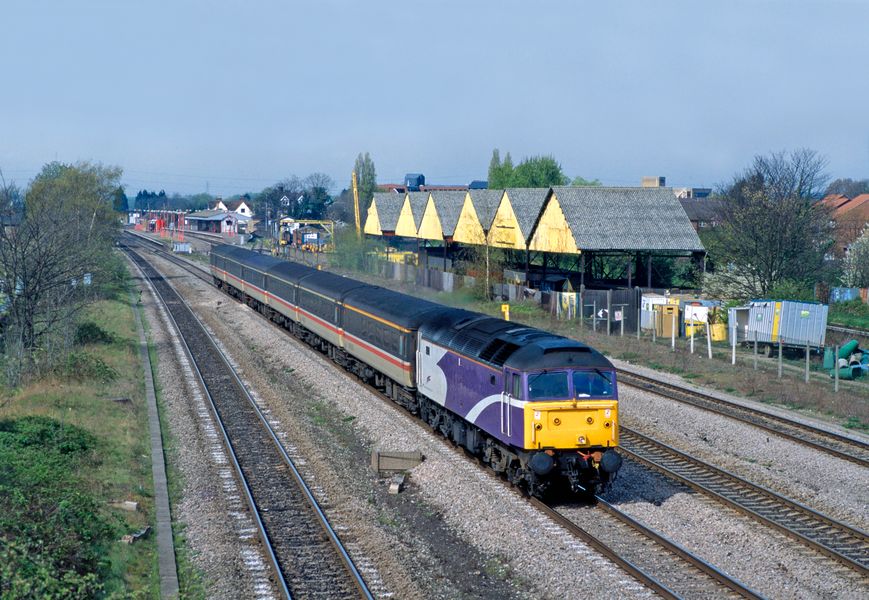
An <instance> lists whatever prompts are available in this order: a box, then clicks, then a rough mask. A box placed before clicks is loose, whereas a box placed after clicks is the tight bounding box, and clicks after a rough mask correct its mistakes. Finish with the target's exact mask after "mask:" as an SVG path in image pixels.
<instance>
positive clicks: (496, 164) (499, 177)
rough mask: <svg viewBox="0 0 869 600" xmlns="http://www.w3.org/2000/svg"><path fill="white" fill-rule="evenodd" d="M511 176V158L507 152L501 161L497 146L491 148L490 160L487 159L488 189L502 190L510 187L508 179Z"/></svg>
mask: <svg viewBox="0 0 869 600" xmlns="http://www.w3.org/2000/svg"><path fill="white" fill-rule="evenodd" d="M512 177H513V159H512V158H511V157H510V153H509V152H508V153H507V154H506V156H504V162H501V154H500V152H499V150H498V149H497V148H495V149H494V150H492V160H491V161H489V179H488V183H489V189H490V190H503V189H504V188H508V187H510V179H511V178H512Z"/></svg>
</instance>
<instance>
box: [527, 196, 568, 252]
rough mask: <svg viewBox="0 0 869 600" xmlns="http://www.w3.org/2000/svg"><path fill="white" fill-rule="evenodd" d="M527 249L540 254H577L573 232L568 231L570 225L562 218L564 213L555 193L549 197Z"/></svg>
mask: <svg viewBox="0 0 869 600" xmlns="http://www.w3.org/2000/svg"><path fill="white" fill-rule="evenodd" d="M528 247H529V248H530V249H531V250H537V251H541V252H557V253H559V254H578V253H579V249H578V248H577V247H576V240H575V239H574V237H573V232H571V231H570V225H568V223H567V219H566V218H565V217H564V211H563V210H562V209H561V204H560V203H559V202H558V198H556V196H555V193H553V194H552V195H551V196H550V197H549V202H547V204H546V207H545V208H544V209H543V214H542V215H540V222H539V223H537V227H536V228H535V230H534V235H533V236H531V243H530V244H529V246H528Z"/></svg>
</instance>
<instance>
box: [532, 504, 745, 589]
mask: <svg viewBox="0 0 869 600" xmlns="http://www.w3.org/2000/svg"><path fill="white" fill-rule="evenodd" d="M595 500H596V502H597V504H596V505H595V507H594V508H593V509H591V510H592V511H593V514H592V515H586V516H585V518H582V521H583V523H582V525H580V524H579V523H577V522H576V520H575V519H577V517H575V516H570V515H568V514H566V513H565V511H564V509H563V508H562V509H560V510H559V509H558V508H555V507H553V506H550V505H548V504H545V503H544V502H542V501H540V500H538V499H536V498H530V499H529V501H530V502H531V504H532V505H534V506H535V507H536V508H537V509H538V510H540V511H542V512H544V513H546V514H547V515H548V516H549V517H550V518H551V519H552V520H553V521H555V522H556V523H558V524H559V525H561V526H562V527H564V528H565V529H566V530H567V531H569V532H570V533H572V534H573V535H575V536H576V537H578V538H580V539H581V540H583V541H584V542H586V543H587V544H588V545H589V546H591V547H592V548H595V549H596V550H597V551H598V552H600V553H601V554H603V555H604V556H606V557H607V558H609V559H610V560H611V561H613V562H614V563H616V564H617V565H619V566H620V567H621V568H622V569H624V570H625V571H627V572H628V573H629V574H630V575H631V576H633V577H634V578H635V579H637V580H638V581H640V582H641V583H643V584H644V585H646V586H647V587H649V588H650V589H652V590H654V591H655V592H656V593H658V595H660V596H662V597H663V598H671V599H673V598H755V599H757V598H762V596H760V595H759V594H758V593H757V592H755V591H753V590H751V589H750V588H748V587H746V586H745V585H743V584H742V583H740V582H738V581H736V580H735V579H733V578H732V577H730V576H729V575H727V574H726V573H724V572H723V571H721V570H719V569H718V568H716V567H715V566H713V565H711V564H709V563H707V562H706V561H704V560H703V559H701V558H699V557H697V556H696V555H694V554H692V553H691V552H690V551H688V550H686V549H685V548H683V547H682V546H680V545H679V544H677V543H676V542H674V541H672V540H670V539H668V538H666V537H664V536H662V535H661V534H659V533H657V532H656V531H654V530H653V529H650V528H649V527H646V526H645V525H643V524H642V523H640V522H639V521H637V520H635V519H633V518H632V517H630V516H628V515H627V514H625V513H624V512H622V511H620V510H619V509H618V508H616V507H615V506H613V505H612V504H610V503H608V502H607V501H606V500H604V499H603V498H601V497H600V496H597V497H596V498H595ZM577 510H580V511H584V512H587V511H588V510H589V509H588V508H583V509H577Z"/></svg>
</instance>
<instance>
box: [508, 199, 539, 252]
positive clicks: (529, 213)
mask: <svg viewBox="0 0 869 600" xmlns="http://www.w3.org/2000/svg"><path fill="white" fill-rule="evenodd" d="M507 197H508V198H510V205H511V206H512V207H513V212H514V213H515V214H516V221H517V222H518V223H519V229H521V230H522V235H524V236H525V240H526V241H527V240H530V239H531V230H532V229H534V224H535V223H537V218H538V217H539V216H540V213H541V212H543V203H544V202H546V199H547V198H548V197H549V188H509V189H508V190H507Z"/></svg>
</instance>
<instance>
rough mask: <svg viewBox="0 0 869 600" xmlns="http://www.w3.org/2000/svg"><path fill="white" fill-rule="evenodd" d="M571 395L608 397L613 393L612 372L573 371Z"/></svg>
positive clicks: (578, 396)
mask: <svg viewBox="0 0 869 600" xmlns="http://www.w3.org/2000/svg"><path fill="white" fill-rule="evenodd" d="M573 395H574V396H575V397H577V398H592V397H594V398H601V397H603V398H609V397H612V395H613V374H612V372H610V371H600V370H597V369H595V370H593V371H574V372H573Z"/></svg>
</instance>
